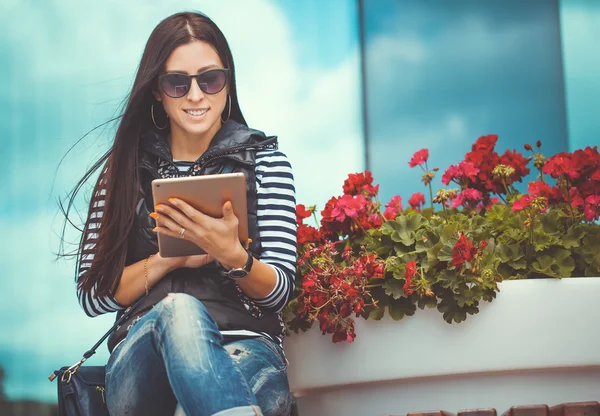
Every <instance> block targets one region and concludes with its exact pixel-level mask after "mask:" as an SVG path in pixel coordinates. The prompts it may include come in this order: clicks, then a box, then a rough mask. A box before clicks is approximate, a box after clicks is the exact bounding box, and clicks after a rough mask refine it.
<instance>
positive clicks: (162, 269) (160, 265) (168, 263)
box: [150, 253, 183, 280]
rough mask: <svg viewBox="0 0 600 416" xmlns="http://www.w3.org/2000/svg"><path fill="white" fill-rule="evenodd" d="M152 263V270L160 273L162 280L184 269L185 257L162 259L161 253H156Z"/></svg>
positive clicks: (151, 260)
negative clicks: (167, 275) (181, 268)
mask: <svg viewBox="0 0 600 416" xmlns="http://www.w3.org/2000/svg"><path fill="white" fill-rule="evenodd" d="M150 262H152V269H154V270H155V271H156V272H158V274H159V275H160V278H162V277H163V276H164V275H165V274H167V273H170V272H172V271H173V270H175V269H178V268H180V267H182V265H183V257H162V256H161V255H160V253H156V255H154V256H152V258H151V259H150ZM158 280H160V279H158Z"/></svg>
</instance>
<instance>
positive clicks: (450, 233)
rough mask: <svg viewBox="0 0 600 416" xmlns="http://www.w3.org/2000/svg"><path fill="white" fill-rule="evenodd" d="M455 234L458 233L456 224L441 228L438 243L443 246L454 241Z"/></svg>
mask: <svg viewBox="0 0 600 416" xmlns="http://www.w3.org/2000/svg"><path fill="white" fill-rule="evenodd" d="M456 233H458V224H457V223H455V222H454V223H450V224H447V225H445V226H444V227H443V228H442V232H441V233H440V241H441V242H442V243H443V244H446V243H447V242H448V241H450V240H453V239H454V236H455V234H456Z"/></svg>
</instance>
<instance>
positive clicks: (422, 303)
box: [417, 296, 438, 310]
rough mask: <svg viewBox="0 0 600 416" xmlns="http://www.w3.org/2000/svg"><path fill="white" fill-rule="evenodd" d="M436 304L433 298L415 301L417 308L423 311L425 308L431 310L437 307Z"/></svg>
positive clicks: (435, 299)
mask: <svg viewBox="0 0 600 416" xmlns="http://www.w3.org/2000/svg"><path fill="white" fill-rule="evenodd" d="M437 304H438V300H437V298H436V297H435V296H431V297H430V296H424V297H422V298H419V300H418V301H417V305H418V306H419V309H421V310H423V309H425V308H430V309H433V308H435V307H436V306H437Z"/></svg>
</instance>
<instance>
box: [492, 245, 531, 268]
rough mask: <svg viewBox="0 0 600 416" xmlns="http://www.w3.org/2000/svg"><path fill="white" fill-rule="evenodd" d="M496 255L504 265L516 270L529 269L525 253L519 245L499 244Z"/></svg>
mask: <svg viewBox="0 0 600 416" xmlns="http://www.w3.org/2000/svg"><path fill="white" fill-rule="evenodd" d="M496 254H497V256H498V258H499V259H500V261H501V262H502V263H505V264H507V265H509V266H510V267H512V268H513V269H516V270H524V269H526V268H527V262H526V259H525V253H524V252H523V249H522V248H521V245H520V244H518V243H513V244H499V245H498V246H497V247H496Z"/></svg>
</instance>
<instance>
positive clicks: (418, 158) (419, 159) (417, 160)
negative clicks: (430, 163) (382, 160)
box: [408, 149, 429, 168]
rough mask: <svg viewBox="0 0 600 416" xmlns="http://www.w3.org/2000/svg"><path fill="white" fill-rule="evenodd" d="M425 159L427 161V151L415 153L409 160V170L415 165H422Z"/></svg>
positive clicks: (422, 150)
mask: <svg viewBox="0 0 600 416" xmlns="http://www.w3.org/2000/svg"><path fill="white" fill-rule="evenodd" d="M427 159H429V150H428V149H421V150H419V151H417V152H415V154H414V155H413V157H412V158H411V159H410V162H408V165H409V166H410V167H411V168H414V167H415V166H417V165H422V164H424V163H425V162H427Z"/></svg>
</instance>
